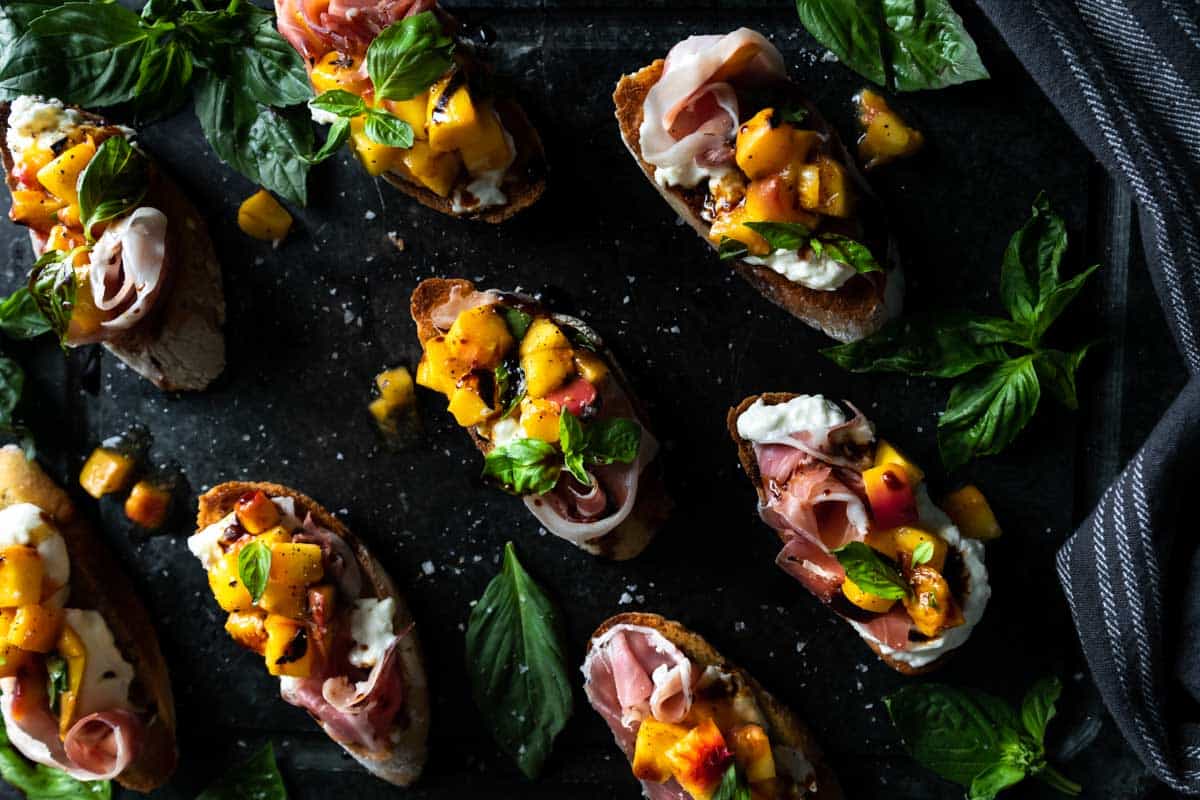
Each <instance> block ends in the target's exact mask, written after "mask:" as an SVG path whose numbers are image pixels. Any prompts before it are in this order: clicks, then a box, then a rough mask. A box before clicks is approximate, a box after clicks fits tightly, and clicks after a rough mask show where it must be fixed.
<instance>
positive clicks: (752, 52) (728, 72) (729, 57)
mask: <svg viewBox="0 0 1200 800" xmlns="http://www.w3.org/2000/svg"><path fill="white" fill-rule="evenodd" d="M786 75H787V69H786V67H785V66H784V63H783V58H782V57H781V56H780V55H779V51H778V50H776V49H775V46H774V45H772V44H771V43H770V42H769V41H767V40H766V38H764V37H763V35H762V34H760V33H758V32H756V31H752V30H750V29H749V28H739V29H737V30H736V31H734V32H732V33H729V34H726V35H724V36H691V37H688V38H687V39H684V40H683V41H682V42H680V43H679V44H677V45H675V46H674V47H673V48H671V52H670V53H668V54H667V58H666V62H665V64H664V65H663V74H662V77H661V78H659V80H658V82H657V83H655V84H654V86H652V87H651V88H650V91H649V92H648V93H647V95H646V101H645V105H644V106H643V119H642V124H641V127H640V129H639V136H640V140H641V151H642V158H643V159H645V161H646V162H647V163H649V164H653V165H654V166H655V168H656V173H655V179H656V180H658V182H659V183H660V184H662V185H666V184H667V183H674V184H678V185H681V186H686V187H691V186H695V185H696V184H697V183H698V182H699V181H700V179H701V178H703V177H705V176H706V175H708V174H710V171H711V169H710V168H711V167H712V166H714V164H722V163H727V159H728V158H729V156H730V155H732V151H731V150H730V149H729V142H730V140H731V139H732V138H733V136H734V132H735V131H736V130H737V126H738V122H739V116H738V100H737V93H736V91H735V90H734V87H733V85H732V83H730V81H734V80H737V81H738V82H741V83H753V82H763V81H768V80H772V79H780V78H784V77H786ZM706 168H707V169H706Z"/></svg>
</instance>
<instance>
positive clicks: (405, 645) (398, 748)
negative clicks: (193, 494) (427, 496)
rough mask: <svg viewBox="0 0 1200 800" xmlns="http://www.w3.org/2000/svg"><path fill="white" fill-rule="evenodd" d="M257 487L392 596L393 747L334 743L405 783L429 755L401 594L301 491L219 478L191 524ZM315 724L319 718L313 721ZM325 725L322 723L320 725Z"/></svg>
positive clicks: (423, 700)
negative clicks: (349, 555)
mask: <svg viewBox="0 0 1200 800" xmlns="http://www.w3.org/2000/svg"><path fill="white" fill-rule="evenodd" d="M256 491H261V492H263V493H264V494H266V495H267V496H268V497H290V498H292V500H294V501H295V504H296V512H297V513H296V516H297V517H299V518H300V519H304V517H305V515H307V514H312V517H313V520H314V521H315V522H316V523H317V524H318V525H320V526H321V527H323V528H326V529H327V530H330V531H332V532H333V533H334V534H336V535H337V536H339V537H341V538H342V539H343V540H344V541H345V542H346V544H348V545H349V546H350V550H351V552H353V553H354V557H355V560H356V561H358V566H359V568H360V569H361V570H362V572H363V575H365V576H366V578H367V580H368V581H369V582H370V585H371V587H372V589H373V590H374V596H375V597H380V598H385V597H391V598H392V599H394V600H395V601H396V614H395V616H394V617H393V619H392V626H393V627H392V630H395V631H405V630H407V631H408V633H407V634H406V635H404V636H402V637H401V639H400V642H399V644H397V654H398V655H399V657H400V670H401V673H402V676H403V681H404V704H403V705H402V706H401V709H400V716H399V718H398V724H397V725H396V727H395V728H394V738H393V739H392V742H393V745H394V747H393V749H392V750H391V752H390V753H388V754H387V755H386V756H384V757H382V758H380V757H378V755H377V754H373V753H370V752H368V751H365V750H362V749H361V748H356V747H353V746H349V745H345V744H342V743H341V742H338V744H339V745H340V746H341V747H342V749H344V750H345V751H346V752H347V753H349V754H350V755H351V756H353V757H354V759H355V760H356V761H358V763H359V764H362V765H363V766H364V767H365V768H366V769H367V770H368V771H369V772H370V773H371V774H373V775H375V776H377V777H379V778H382V779H383V780H385V781H387V782H388V783H394V784H396V785H399V786H409V785H411V784H412V783H413V782H414V781H416V780H417V778H419V777H420V775H421V770H422V769H423V768H424V766H425V760H426V757H427V755H428V747H427V740H428V738H429V720H430V703H429V684H428V681H427V678H426V675H425V659H424V656H423V655H422V652H421V644H420V640H419V639H418V637H417V631H416V623H415V621H414V619H413V616H412V612H411V611H410V610H409V608H408V603H407V602H406V601H405V599H404V595H403V594H401V593H400V591H399V590H398V589H397V588H396V585H395V584H394V583H393V582H392V579H391V577H390V576H389V575H388V574H387V571H386V570H385V569H384V567H383V565H382V564H380V563H379V561H378V560H377V559H376V558H375V557H374V556H373V555H372V554H371V552H370V550H368V549H367V547H366V545H364V544H363V543H362V541H361V540H359V538H358V537H357V536H355V535H354V534H353V533H352V532H351V531H350V530H349V529H348V528H347V527H346V526H345V525H343V524H342V522H341V520H339V519H338V518H337V517H335V516H334V515H333V514H331V513H329V511H327V510H326V509H325V508H324V507H323V506H322V505H321V504H320V503H318V502H317V501H315V500H313V499H312V498H311V497H309V496H308V495H306V494H303V493H301V492H298V491H296V490H295V489H291V488H288V487H287V486H283V485H281V484H278V483H266V482H261V481H230V482H227V483H222V484H219V485H217V486H214V487H213V488H211V489H209V490H208V491H207V492H205V493H204V494H202V495H201V496H200V500H199V509H198V511H197V514H196V529H197V530H203V529H204V528H207V527H208V526H209V525H212V524H213V523H215V522H218V521H220V520H221V519H222V518H224V517H225V516H226V515H228V514H229V513H230V512H231V511H233V510H234V506H235V504H236V503H237V500H238V498H239V497H241V496H242V495H244V494H246V493H247V492H256ZM318 724H320V723H318ZM322 728H324V726H322Z"/></svg>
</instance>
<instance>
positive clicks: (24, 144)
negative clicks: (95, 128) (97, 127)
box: [6, 95, 83, 161]
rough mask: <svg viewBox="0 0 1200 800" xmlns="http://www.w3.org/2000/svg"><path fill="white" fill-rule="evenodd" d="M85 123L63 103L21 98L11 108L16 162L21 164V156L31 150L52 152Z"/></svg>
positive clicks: (11, 137) (10, 141)
mask: <svg viewBox="0 0 1200 800" xmlns="http://www.w3.org/2000/svg"><path fill="white" fill-rule="evenodd" d="M82 122H83V117H82V115H80V113H79V112H78V111H76V110H75V109H73V108H66V107H64V106H63V103H62V101H61V100H55V99H53V98H51V99H45V98H42V97H38V96H36V95H22V96H20V97H18V98H17V99H16V100H14V101H13V102H12V105H11V106H10V107H9V112H8V132H7V134H6V142H7V144H8V149H9V150H10V151H11V152H12V156H13V161H20V160H21V155H22V154H23V153H24V152H25V151H26V150H28V149H29V148H30V147H34V146H37V147H40V148H47V149H49V148H50V146H51V145H53V144H54V143H55V142H57V141H59V140H60V139H63V138H66V137H67V136H68V135H70V133H71V132H72V131H74V130H75V129H76V128H78V127H79V125H80V124H81V123H82Z"/></svg>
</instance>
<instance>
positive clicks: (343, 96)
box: [308, 89, 367, 117]
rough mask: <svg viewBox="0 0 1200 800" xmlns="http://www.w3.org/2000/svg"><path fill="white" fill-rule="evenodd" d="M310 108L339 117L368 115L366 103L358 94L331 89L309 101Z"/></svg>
mask: <svg viewBox="0 0 1200 800" xmlns="http://www.w3.org/2000/svg"><path fill="white" fill-rule="evenodd" d="M308 105H309V107H310V108H315V109H317V110H318V111H324V112H325V113H327V114H334V115H335V116H339V117H357V116H358V115H359V114H365V113H367V104H366V102H365V101H364V100H363V99H362V98H361V97H359V96H358V95H356V94H353V93H351V92H347V91H346V90H345V89H330V90H329V91H328V92H321V94H319V95H317V96H316V97H314V98H313V99H312V100H309V101H308Z"/></svg>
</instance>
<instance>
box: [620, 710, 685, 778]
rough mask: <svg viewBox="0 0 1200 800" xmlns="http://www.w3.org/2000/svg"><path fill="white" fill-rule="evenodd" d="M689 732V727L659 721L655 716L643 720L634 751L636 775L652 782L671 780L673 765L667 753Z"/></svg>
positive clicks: (634, 772) (634, 771) (639, 727)
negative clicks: (668, 759)
mask: <svg viewBox="0 0 1200 800" xmlns="http://www.w3.org/2000/svg"><path fill="white" fill-rule="evenodd" d="M687 732H688V729H687V728H685V727H684V726H682V725H672V724H671V723H669V722H659V721H658V720H656V719H653V718H647V719H644V720H642V724H641V725H640V726H638V732H637V744H636V745H635V747H634V751H633V774H634V777H636V778H637V779H638V780H640V781H650V782H651V783H664V782H665V781H668V780H670V778H671V765H670V764H669V763H668V762H667V760H666V753H667V751H668V750H669V749H671V747H673V746H674V745H675V743H676V742H678V741H679V740H680V739H682V738H683V737H684V736H686V735H687Z"/></svg>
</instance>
